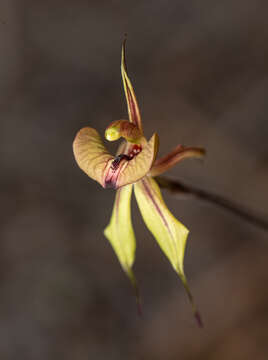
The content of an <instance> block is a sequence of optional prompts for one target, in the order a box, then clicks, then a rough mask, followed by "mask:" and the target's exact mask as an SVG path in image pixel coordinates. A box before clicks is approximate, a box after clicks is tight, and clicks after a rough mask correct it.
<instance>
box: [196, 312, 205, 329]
mask: <svg viewBox="0 0 268 360" xmlns="http://www.w3.org/2000/svg"><path fill="white" fill-rule="evenodd" d="M194 317H195V320H196V322H197V325H198V327H199V328H200V329H203V328H204V323H203V320H202V318H201V315H200V312H199V311H197V310H196V311H195V313H194Z"/></svg>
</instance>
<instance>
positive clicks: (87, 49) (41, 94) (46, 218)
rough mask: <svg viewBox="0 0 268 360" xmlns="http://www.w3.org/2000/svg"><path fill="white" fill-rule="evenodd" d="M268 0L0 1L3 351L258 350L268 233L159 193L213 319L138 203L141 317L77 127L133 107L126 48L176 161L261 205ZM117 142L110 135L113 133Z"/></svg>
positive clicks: (151, 118)
mask: <svg viewBox="0 0 268 360" xmlns="http://www.w3.org/2000/svg"><path fill="white" fill-rule="evenodd" d="M267 11H268V4H267V1H261V0H255V1H252V0H237V1H233V0H221V1H220V0H213V1H212V0H203V1H199V0H179V1H175V0H171V1H161V0H154V1H152V0H151V1H150V0H149V1H107V2H106V1H103V2H102V1H86V0H76V1H73V0H72V1H71V0H64V1H63V0H53V1H52V0H47V1H41V0H34V1H33V0H31V1H30V0H28V1H24V0H2V1H1V3H0V19H1V21H2V23H1V24H0V30H1V31H0V52H1V57H0V79H1V81H0V94H1V96H0V106H1V107H0V111H1V121H0V129H1V131H0V149H1V151H0V164H1V178H0V181H1V188H0V189H1V217H0V222H1V226H0V234H1V237H0V239H1V242H0V246H1V253H0V254H1V255H0V257H1V261H0V292H1V293H0V358H1V359H4V360H5V359H12V360H13V359H27V360H33V359H34V360H43V359H52V360H54V359H65V360H69V359H70V360H71V359H72V360H73V359H76V360H84V359H96V360H99V359H105V360H106V359H109V360H111V359H116V360H119V359H130V360H134V359H135V360H136V359H141V360H145V359H146V360H147V359H155V360H158V359H159V360H160V359H167V360H173V359H174V360H175V359H180V360H183V359H206V360H212V359H217V360H222V359H236V360H237V359H238V360H240V359H241V360H242V359H243V360H247V359H252V358H255V359H258V360H259V359H267V358H268V341H267V340H268V306H267V301H268V290H267V263H268V257H267V250H268V247H267V245H268V239H267V233H265V232H264V231H262V230H259V229H257V228H255V227H254V226H252V225H249V224H247V223H245V222H243V221H241V220H240V219H239V218H236V217H235V216H233V215H231V214H229V213H226V212H224V211H223V210H221V209H218V208H215V207H213V206H210V205H205V204H203V203H200V202H198V201H196V200H180V199H178V198H175V197H172V196H170V195H169V194H168V193H164V197H165V199H166V202H167V204H168V205H169V207H170V209H171V210H172V212H173V213H174V215H175V216H177V217H178V218H179V219H180V220H181V221H182V222H183V223H184V224H185V225H186V226H187V227H188V228H189V229H190V230H191V233H190V237H189V242H188V247H187V251H186V257H185V269H186V274H187V275H188V278H189V281H190V286H191V289H192V291H193V293H194V295H195V299H196V302H197V303H198V305H199V308H200V310H201V313H202V315H203V318H204V322H205V329H204V330H200V329H198V328H197V326H196V324H195V322H194V320H193V317H192V314H191V308H190V306H189V303H188V301H187V298H186V295H185V293H184V291H183V289H182V286H181V284H180V281H179V279H178V278H177V277H176V275H175V273H174V272H173V270H172V268H171V266H170V265H169V263H168V261H167V260H166V259H165V257H164V255H163V254H162V253H161V251H160V249H159V248H158V246H157V244H156V243H155V241H154V240H153V238H152V236H151V235H150V233H149V232H148V230H147V229H146V228H145V225H144V224H143V223H142V219H141V217H140V215H139V213H138V211H137V205H136V204H135V202H134V201H133V221H134V224H135V232H136V237H137V261H136V264H135V272H136V275H137V278H138V280H139V283H140V287H141V292H142V298H143V311H144V317H143V318H142V319H140V318H139V317H138V316H137V312H136V307H135V299H134V297H133V294H132V289H131V287H130V285H129V282H128V280H127V278H126V277H125V275H124V273H123V271H122V270H121V268H120V266H119V263H118V261H117V259H116V256H115V255H114V253H113V251H112V249H111V247H110V245H109V243H108V242H107V241H106V239H105V238H104V236H103V235H102V231H103V229H104V227H105V225H106V224H107V222H108V221H109V217H110V214H111V210H112V206H113V198H114V192H113V191H112V190H106V191H105V190H103V189H102V188H101V187H100V186H99V185H98V184H97V183H95V182H93V181H91V180H90V179H89V178H87V176H86V175H85V174H84V173H82V172H81V171H80V169H79V168H78V167H77V165H76V163H75V161H74V158H73V154H72V147H71V145H72V141H73V138H74V136H75V134H76V132H77V131H78V130H79V129H80V128H81V127H84V126H92V127H95V128H97V129H98V131H99V132H100V133H103V131H104V129H105V127H106V126H107V125H108V124H109V123H110V122H111V121H112V120H116V119H119V118H122V117H125V116H126V114H127V111H126V104H125V99H124V95H123V90H122V84H121V78H120V48H121V42H122V39H123V35H124V33H127V34H128V44H127V60H128V68H129V73H130V76H131V79H132V81H133V83H134V86H135V89H136V93H137V97H138V100H139V103H140V107H141V111H142V116H143V121H144V127H145V132H146V135H147V136H150V135H151V134H152V133H153V132H154V131H157V132H158V133H159V134H160V141H161V148H160V153H161V154H163V153H165V152H167V151H168V150H170V149H171V148H172V147H173V146H175V145H176V144H178V143H182V144H185V145H194V146H204V147H206V149H207V158H206V160H205V162H204V163H202V162H199V161H185V162H184V163H182V164H180V165H179V166H177V167H176V168H175V169H173V170H172V171H170V173H169V175H170V176H172V177H173V178H178V179H181V180H184V181H185V182H188V183H190V184H193V185H196V186H199V187H202V188H204V189H207V190H210V191H214V192H216V193H218V194H221V195H224V196H226V197H228V198H230V199H232V200H233V201H235V202H237V203H239V204H241V205H243V206H246V207H248V208H250V209H252V211H254V212H256V213H257V214H260V215H262V216H264V217H265V216H266V217H268V205H267V204H268V193H267V181H268V156H267V150H268V142H267V136H268V123H267V116H268V101H267V93H268V24H267ZM110 148H111V149H115V147H112V146H111V147H110Z"/></svg>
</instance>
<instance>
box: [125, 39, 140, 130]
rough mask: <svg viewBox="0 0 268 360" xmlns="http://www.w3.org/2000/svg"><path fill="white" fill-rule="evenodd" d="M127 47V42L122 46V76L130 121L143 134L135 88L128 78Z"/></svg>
mask: <svg viewBox="0 0 268 360" xmlns="http://www.w3.org/2000/svg"><path fill="white" fill-rule="evenodd" d="M125 45H126V40H125V41H124V42H123V45H122V53H121V74H122V80H123V86H124V91H125V96H126V100H127V108H128V116H129V121H130V122H133V124H135V125H136V126H137V127H138V128H139V130H140V131H141V133H143V131H142V123H141V116H140V110H139V106H138V102H137V99H136V95H135V92H134V90H133V86H132V84H131V81H130V79H129V77H128V73H127V66H126V55H125Z"/></svg>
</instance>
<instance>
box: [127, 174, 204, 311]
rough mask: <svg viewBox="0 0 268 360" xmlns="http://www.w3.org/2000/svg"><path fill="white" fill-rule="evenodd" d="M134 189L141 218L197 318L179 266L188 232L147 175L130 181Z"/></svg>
mask: <svg viewBox="0 0 268 360" xmlns="http://www.w3.org/2000/svg"><path fill="white" fill-rule="evenodd" d="M134 190H135V196H136V199H137V203H138V206H139V209H140V212H141V214H142V217H143V220H144V222H145V224H146V226H147V227H148V229H149V230H150V232H151V233H152V234H153V236H154V237H155V239H156V241H157V242H158V244H159V246H160V247H161V249H162V251H163V252H164V254H165V255H166V256H167V258H168V259H169V261H170V263H171V265H172V267H173V268H174V270H175V271H176V273H177V274H178V275H179V277H180V278H181V280H182V283H183V285H184V288H185V289H186V291H187V295H188V297H189V300H190V302H191V304H192V308H193V311H194V315H195V317H196V318H198V316H199V314H198V312H197V310H196V307H195V304H194V302H193V297H192V294H191V292H190V290H189V287H188V284H187V281H186V277H185V274H184V269H183V261H184V252H185V247H186V241H187V237H188V233H189V231H188V229H187V228H186V227H185V226H184V225H183V224H181V223H180V222H179V221H178V220H177V219H176V218H175V217H174V216H173V215H172V214H171V212H170V211H169V209H168V208H167V206H166V204H165V203H164V200H163V198H162V195H161V192H160V189H159V187H158V185H157V183H156V181H155V180H154V179H152V178H150V177H145V178H143V179H142V180H141V181H139V182H137V183H136V184H134Z"/></svg>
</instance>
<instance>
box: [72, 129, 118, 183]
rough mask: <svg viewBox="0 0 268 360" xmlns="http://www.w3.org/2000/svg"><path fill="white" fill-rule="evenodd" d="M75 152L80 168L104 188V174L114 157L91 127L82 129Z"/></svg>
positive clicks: (74, 143) (75, 145)
mask: <svg viewBox="0 0 268 360" xmlns="http://www.w3.org/2000/svg"><path fill="white" fill-rule="evenodd" d="M73 151H74V157H75V160H76V162H77V164H78V166H79V167H80V168H81V169H82V170H83V171H84V172H85V173H86V174H87V175H88V176H89V177H91V178H92V179H94V180H96V181H98V182H99V183H100V184H101V185H102V186H103V184H104V174H105V172H106V171H107V168H109V167H110V164H111V163H112V160H113V156H112V155H111V154H109V152H108V151H107V150H106V148H105V147H104V145H103V143H102V140H101V137H100V135H99V134H98V132H97V131H96V130H95V129H93V128H90V127H85V128H83V129H81V130H80V131H79V132H78V133H77V135H76V137H75V139H74V142H73Z"/></svg>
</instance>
